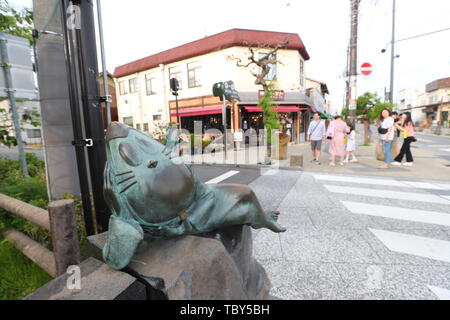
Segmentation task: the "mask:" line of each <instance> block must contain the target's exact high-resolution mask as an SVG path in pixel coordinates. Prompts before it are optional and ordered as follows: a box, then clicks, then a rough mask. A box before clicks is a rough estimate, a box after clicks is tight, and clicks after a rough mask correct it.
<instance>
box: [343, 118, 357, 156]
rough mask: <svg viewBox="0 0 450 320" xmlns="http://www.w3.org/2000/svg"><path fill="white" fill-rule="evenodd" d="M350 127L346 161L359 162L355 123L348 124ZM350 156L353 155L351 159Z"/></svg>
mask: <svg viewBox="0 0 450 320" xmlns="http://www.w3.org/2000/svg"><path fill="white" fill-rule="evenodd" d="M347 126H348V128H349V132H347V146H346V148H345V150H346V151H347V155H346V157H345V160H344V163H348V162H358V159H356V156H355V151H356V132H355V128H354V127H353V124H351V123H348V124H347ZM350 157H352V160H350Z"/></svg>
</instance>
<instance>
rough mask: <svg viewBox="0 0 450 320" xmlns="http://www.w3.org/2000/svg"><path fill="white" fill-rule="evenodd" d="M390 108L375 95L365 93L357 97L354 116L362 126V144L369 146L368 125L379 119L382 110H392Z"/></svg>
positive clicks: (389, 104)
mask: <svg viewBox="0 0 450 320" xmlns="http://www.w3.org/2000/svg"><path fill="white" fill-rule="evenodd" d="M392 107H393V105H392V104H391V103H386V102H381V100H380V97H379V96H378V95H377V94H376V93H371V92H366V93H364V94H363V95H361V96H359V97H358V99H357V101H356V116H357V117H358V118H359V119H361V120H362V121H363V124H364V144H369V128H370V124H371V123H373V122H374V121H375V120H376V119H377V118H379V117H380V114H381V111H382V110H383V109H384V108H388V109H391V110H392Z"/></svg>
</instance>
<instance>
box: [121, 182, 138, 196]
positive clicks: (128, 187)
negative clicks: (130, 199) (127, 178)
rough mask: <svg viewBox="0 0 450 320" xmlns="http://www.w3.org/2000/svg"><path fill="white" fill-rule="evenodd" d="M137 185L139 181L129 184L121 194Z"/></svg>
mask: <svg viewBox="0 0 450 320" xmlns="http://www.w3.org/2000/svg"><path fill="white" fill-rule="evenodd" d="M136 183H137V181H133V182H132V183H130V184H128V185H127V186H126V187H125V188H123V189H122V191H120V193H122V192H125V191H127V190H128V189H130V188H131V187H132V186H134V185H135V184H136Z"/></svg>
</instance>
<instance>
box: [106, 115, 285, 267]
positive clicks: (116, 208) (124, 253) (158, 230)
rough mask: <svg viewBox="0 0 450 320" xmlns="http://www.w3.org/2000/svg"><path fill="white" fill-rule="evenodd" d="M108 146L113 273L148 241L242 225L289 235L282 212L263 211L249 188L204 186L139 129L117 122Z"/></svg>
mask: <svg viewBox="0 0 450 320" xmlns="http://www.w3.org/2000/svg"><path fill="white" fill-rule="evenodd" d="M106 142H107V163H106V167H105V173H104V196H105V200H106V202H107V203H108V206H109V207H110V209H111V211H112V216H111V218H110V222H109V231H108V238H107V241H106V244H105V246H104V248H103V258H104V260H105V262H106V263H108V264H109V265H110V266H111V267H113V268H115V269H122V268H124V267H126V266H127V265H128V263H129V262H130V260H131V258H132V257H133V255H134V253H135V251H136V249H137V248H138V246H139V244H140V243H141V242H145V241H152V240H155V239H160V238H165V237H172V236H179V235H184V234H201V233H206V232H210V231H213V230H216V229H219V228H222V227H227V226H232V225H240V224H245V225H250V226H251V227H253V228H254V229H258V228H268V229H270V230H272V231H274V232H284V231H286V229H285V228H284V227H282V226H281V225H280V224H279V223H278V222H277V219H278V214H279V212H267V213H266V212H264V210H263V209H262V207H261V205H260V203H259V201H258V199H257V198H256V196H255V194H254V192H253V191H252V190H251V189H250V188H249V187H248V186H246V185H238V184H219V185H205V184H203V183H202V182H201V181H200V180H198V178H196V177H195V176H194V174H193V173H192V171H191V168H190V167H188V166H186V165H185V164H184V162H183V161H182V159H181V158H179V157H171V154H172V150H167V149H166V148H165V147H164V146H163V145H162V144H160V143H159V142H157V141H155V140H154V139H152V138H150V137H149V136H147V135H146V134H144V133H142V132H140V131H138V130H135V129H133V128H131V127H129V126H126V125H123V124H120V123H118V122H113V123H111V125H110V126H109V128H108V130H107V133H106ZM143 240H145V241H143Z"/></svg>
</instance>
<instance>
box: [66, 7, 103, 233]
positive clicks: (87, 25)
mask: <svg viewBox="0 0 450 320" xmlns="http://www.w3.org/2000/svg"><path fill="white" fill-rule="evenodd" d="M73 3H74V4H78V5H79V7H80V13H81V29H75V34H76V43H77V51H78V52H77V58H78V65H79V75H80V84H81V85H80V88H81V97H82V99H81V102H82V107H83V116H84V129H85V134H86V138H88V139H92V146H91V147H89V148H88V149H87V151H88V159H89V170H90V178H91V186H92V195H93V199H94V207H95V217H96V223H97V230H98V231H99V232H104V231H107V230H108V224H109V217H110V216H111V212H110V210H109V208H108V206H107V204H106V202H105V199H104V197H103V172H104V170H105V164H106V145H105V137H104V129H103V124H104V121H103V112H102V108H101V99H100V87H99V83H98V65H97V43H96V38H95V20H94V6H93V3H92V2H91V1H86V0H84V1H82V0H78V1H73Z"/></svg>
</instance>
